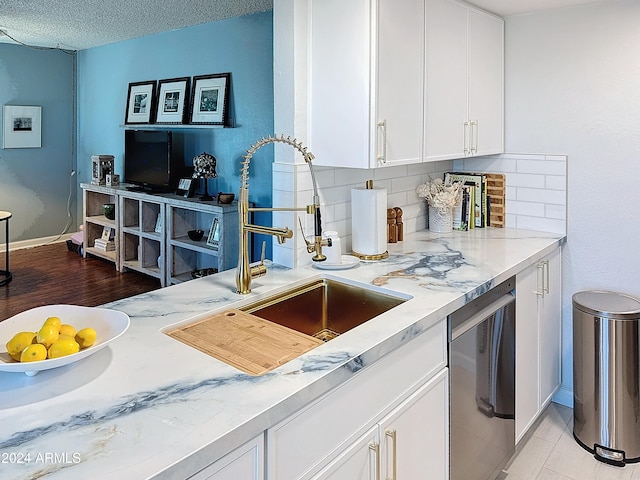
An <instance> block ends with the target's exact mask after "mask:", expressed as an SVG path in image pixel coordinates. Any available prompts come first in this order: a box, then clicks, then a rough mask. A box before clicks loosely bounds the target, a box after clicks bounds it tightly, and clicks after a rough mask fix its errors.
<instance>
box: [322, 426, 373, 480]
mask: <svg viewBox="0 0 640 480" xmlns="http://www.w3.org/2000/svg"><path fill="white" fill-rule="evenodd" d="M379 469H380V439H379V437H378V427H377V426H375V427H372V428H371V429H370V430H369V431H367V433H365V434H364V435H363V436H362V437H360V438H359V439H358V440H356V441H355V442H353V443H352V444H351V445H350V446H349V447H348V448H347V449H345V451H344V452H342V453H341V454H340V455H339V456H338V457H337V458H335V459H334V460H333V461H332V462H330V463H329V464H328V465H327V466H326V467H325V468H323V469H322V471H321V472H319V473H318V474H317V475H314V476H313V477H311V478H312V480H346V479H349V480H374V479H378V478H381V477H380V476H376V472H378V471H379Z"/></svg>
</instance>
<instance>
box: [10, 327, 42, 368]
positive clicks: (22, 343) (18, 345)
mask: <svg viewBox="0 0 640 480" xmlns="http://www.w3.org/2000/svg"><path fill="white" fill-rule="evenodd" d="M35 336H36V334H35V332H19V333H16V334H15V335H14V336H13V338H12V339H11V340H9V341H8V342H7V345H6V347H7V353H8V354H9V355H10V356H11V358H13V359H14V360H16V361H18V362H19V361H20V354H21V353H22V351H23V350H24V349H25V348H27V347H28V346H29V345H31V344H32V343H33V339H34V338H35Z"/></svg>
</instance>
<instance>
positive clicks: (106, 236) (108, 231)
mask: <svg viewBox="0 0 640 480" xmlns="http://www.w3.org/2000/svg"><path fill="white" fill-rule="evenodd" d="M100 238H102V240H104V241H105V242H108V241H109V240H113V239H114V238H115V230H114V229H113V228H112V227H102V235H101V237H100Z"/></svg>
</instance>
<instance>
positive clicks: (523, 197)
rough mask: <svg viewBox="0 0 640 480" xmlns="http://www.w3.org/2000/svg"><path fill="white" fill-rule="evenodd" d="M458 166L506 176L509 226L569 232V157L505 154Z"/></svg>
mask: <svg viewBox="0 0 640 480" xmlns="http://www.w3.org/2000/svg"><path fill="white" fill-rule="evenodd" d="M454 167H455V168H456V169H461V170H467V171H476V172H491V173H504V174H505V177H506V183H507V188H506V212H507V215H506V226H507V227H509V228H525V229H533V230H541V231H545V232H554V233H566V217H567V213H566V210H567V194H566V189H567V157H566V155H545V154H512V153H505V154H502V155H490V156H487V157H480V158H465V159H462V160H456V161H454Z"/></svg>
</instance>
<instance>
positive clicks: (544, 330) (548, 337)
mask: <svg viewBox="0 0 640 480" xmlns="http://www.w3.org/2000/svg"><path fill="white" fill-rule="evenodd" d="M544 262H545V263H543V265H542V269H541V271H540V274H541V275H542V276H543V278H542V279H541V282H540V283H541V284H542V285H543V290H544V291H543V293H544V295H542V296H540V297H539V298H538V319H539V324H540V327H539V328H540V391H539V396H540V406H541V408H542V407H544V406H545V405H546V404H547V403H548V402H549V401H550V400H551V396H552V395H553V394H554V393H555V392H556V391H557V390H558V387H559V386H560V365H561V358H560V355H561V352H560V350H561V348H562V346H561V342H562V339H561V330H562V321H561V315H562V266H561V261H560V249H558V250H556V251H555V252H554V253H553V254H552V255H549V256H548V257H547V258H546V259H545V260H544Z"/></svg>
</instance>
